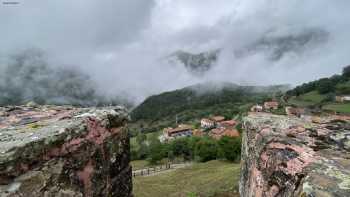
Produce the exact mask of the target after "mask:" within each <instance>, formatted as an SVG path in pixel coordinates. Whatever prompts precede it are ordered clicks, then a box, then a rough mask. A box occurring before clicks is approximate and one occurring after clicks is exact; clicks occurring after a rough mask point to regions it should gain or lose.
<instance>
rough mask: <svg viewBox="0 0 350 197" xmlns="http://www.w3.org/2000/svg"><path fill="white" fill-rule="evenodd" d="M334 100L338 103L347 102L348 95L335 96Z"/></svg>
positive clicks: (349, 98) (348, 99)
mask: <svg viewBox="0 0 350 197" xmlns="http://www.w3.org/2000/svg"><path fill="white" fill-rule="evenodd" d="M335 100H336V101H337V102H339V103H344V102H349V101H350V95H341V96H336V97H335Z"/></svg>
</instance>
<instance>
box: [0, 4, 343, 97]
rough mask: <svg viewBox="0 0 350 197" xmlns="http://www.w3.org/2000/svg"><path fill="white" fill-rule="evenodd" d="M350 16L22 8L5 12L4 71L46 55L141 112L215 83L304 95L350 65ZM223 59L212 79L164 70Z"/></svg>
mask: <svg viewBox="0 0 350 197" xmlns="http://www.w3.org/2000/svg"><path fill="white" fill-rule="evenodd" d="M349 8H350V2H349V1H348V0H338V1H329V0H308V1H300V0H289V1H272V0H203V1H198V0H176V1H175V0H154V1H151V0H142V1H141V0H104V1H93V0H76V1H68V0H61V1H58V0H57V1H44V0H38V1H30V2H29V1H23V2H21V4H20V5H17V6H15V7H14V6H12V7H11V8H9V7H5V6H3V5H1V6H0V28H1V31H0V36H1V38H2V39H0V45H1V46H2V47H1V48H0V61H2V64H6V63H4V62H6V57H7V54H11V53H13V52H15V51H17V50H19V49H25V48H28V47H33V46H34V47H38V48H41V49H43V50H44V51H45V52H46V53H47V55H48V61H49V64H50V65H60V66H63V67H73V68H76V69H82V70H83V71H84V72H86V73H88V74H89V75H90V77H91V79H92V80H93V81H94V82H95V83H96V84H97V89H98V90H99V91H102V92H103V93H104V94H107V95H122V96H125V97H128V98H132V99H134V100H136V101H137V102H140V101H141V100H142V99H144V98H145V97H146V96H149V95H151V94H156V93H159V92H162V91H166V90H171V89H177V88H181V87H184V86H188V85H192V84H196V83H200V82H206V81H229V82H234V83H240V84H258V85H270V84H286V83H290V84H293V85H295V84H298V83H302V82H305V81H309V80H312V79H316V78H319V77H324V76H329V75H332V74H334V73H337V72H340V71H341V68H342V67H343V66H345V65H348V64H349V62H350V56H349V55H348V51H349V49H350V47H349V45H348V43H350V38H349V36H348V35H350V28H349V27H350V21H349V20H348V19H349V18H350V12H348V9H349ZM216 49H221V50H220V55H219V56H218V57H217V61H216V63H215V66H213V67H212V68H211V69H210V70H209V71H207V72H206V74H205V75H203V76H196V75H193V74H191V73H190V72H188V70H187V69H186V68H185V66H184V65H183V64H181V63H180V64H175V65H174V64H168V63H167V62H166V61H162V60H163V59H164V57H167V56H169V55H170V54H172V53H174V52H175V51H178V50H185V51H187V52H190V53H194V54H198V53H201V52H206V51H212V50H216ZM247 49H248V51H249V52H248V53H245V55H241V56H237V51H242V50H247ZM235 53H236V54H235ZM0 69H1V66H0Z"/></svg>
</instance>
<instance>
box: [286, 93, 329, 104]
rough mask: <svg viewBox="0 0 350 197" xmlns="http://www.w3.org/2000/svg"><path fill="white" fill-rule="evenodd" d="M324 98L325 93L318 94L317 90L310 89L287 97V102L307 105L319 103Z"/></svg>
mask: <svg viewBox="0 0 350 197" xmlns="http://www.w3.org/2000/svg"><path fill="white" fill-rule="evenodd" d="M324 99H325V95H321V94H319V93H318V92H317V91H312V92H309V93H306V94H303V95H300V96H298V97H293V98H291V99H289V101H288V103H290V104H293V105H296V106H299V107H307V106H311V105H315V104H319V103H321V102H322V101H323V100H324Z"/></svg>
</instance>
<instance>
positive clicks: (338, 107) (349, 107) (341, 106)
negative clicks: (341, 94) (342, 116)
mask: <svg viewBox="0 0 350 197" xmlns="http://www.w3.org/2000/svg"><path fill="white" fill-rule="evenodd" d="M322 109H324V110H330V111H335V112H338V113H350V103H335V104H328V105H325V106H323V108H322Z"/></svg>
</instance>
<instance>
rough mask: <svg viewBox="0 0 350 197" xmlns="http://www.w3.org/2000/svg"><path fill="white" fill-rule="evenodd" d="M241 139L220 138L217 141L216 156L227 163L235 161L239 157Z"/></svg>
mask: <svg viewBox="0 0 350 197" xmlns="http://www.w3.org/2000/svg"><path fill="white" fill-rule="evenodd" d="M241 143H242V142H241V138H232V137H226V136H225V137H222V138H221V139H220V140H219V141H218V147H219V151H218V155H219V157H220V158H225V159H227V160H229V161H237V160H239V158H240V156H241Z"/></svg>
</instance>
